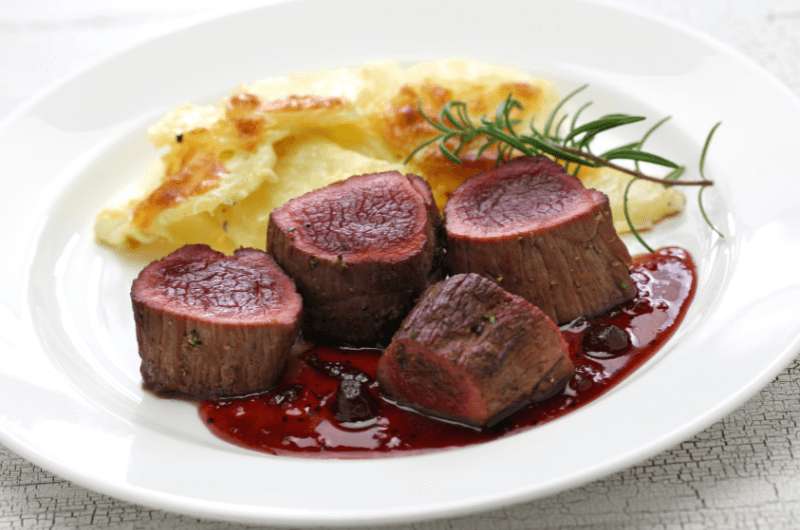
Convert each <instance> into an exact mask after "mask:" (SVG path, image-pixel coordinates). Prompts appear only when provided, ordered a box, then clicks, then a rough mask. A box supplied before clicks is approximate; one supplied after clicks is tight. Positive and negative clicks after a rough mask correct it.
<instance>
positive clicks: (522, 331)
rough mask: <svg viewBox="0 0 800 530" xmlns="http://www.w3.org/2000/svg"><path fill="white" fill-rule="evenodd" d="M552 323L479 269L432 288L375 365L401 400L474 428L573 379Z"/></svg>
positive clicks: (388, 388) (388, 389)
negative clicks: (477, 272) (482, 273)
mask: <svg viewBox="0 0 800 530" xmlns="http://www.w3.org/2000/svg"><path fill="white" fill-rule="evenodd" d="M573 369H574V368H573V365H572V361H571V360H570V358H569V354H568V349H567V344H566V342H565V341H564V339H563V337H562V335H561V332H560V331H559V329H558V327H557V326H556V325H555V323H554V322H553V321H552V320H551V319H550V318H549V317H548V316H547V315H545V314H544V313H543V312H542V311H540V310H539V309H538V308H536V307H535V306H534V305H532V304H531V303H529V302H528V301H527V300H525V299H524V298H521V297H519V296H516V295H513V294H511V293H509V292H507V291H505V290H504V289H502V288H501V287H499V286H498V285H497V284H496V283H494V282H493V281H491V280H489V279H488V278H485V277H484V276H480V275H478V274H457V275H455V276H451V277H450V278H448V279H447V280H444V281H442V282H440V283H437V284H435V285H433V286H431V287H430V288H429V289H428V290H427V291H426V292H425V294H423V295H422V297H421V298H420V300H419V302H418V303H417V305H416V306H415V307H414V309H413V310H412V311H411V313H409V314H408V316H407V317H406V318H405V320H404V321H403V324H402V325H401V327H400V329H399V330H398V331H397V333H395V335H394V337H393V338H392V342H391V344H390V345H389V347H388V348H387V349H386V351H385V352H384V354H383V356H382V357H381V359H380V361H379V364H378V381H379V382H380V384H381V388H382V389H383V391H384V392H385V393H386V394H388V395H389V396H390V397H391V398H393V399H395V400H397V401H398V402H399V403H400V404H403V405H409V406H411V407H413V408H415V409H417V410H420V411H422V412H425V413H428V414H430V415H433V416H437V417H441V418H445V419H449V420H453V421H457V422H460V423H463V424H467V425H472V426H475V427H487V426H491V425H493V424H495V423H497V422H498V421H500V420H502V419H503V418H505V417H506V416H508V415H509V414H511V413H513V412H515V411H516V410H518V409H519V408H521V407H523V406H525V405H527V404H529V403H531V402H535V401H541V400H543V399H546V398H548V397H551V396H553V395H555V394H556V393H558V392H560V391H561V390H562V389H563V387H564V385H565V384H566V383H567V382H568V381H569V379H570V377H572V373H573Z"/></svg>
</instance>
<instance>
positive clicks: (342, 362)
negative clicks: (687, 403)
mask: <svg viewBox="0 0 800 530" xmlns="http://www.w3.org/2000/svg"><path fill="white" fill-rule="evenodd" d="M631 279H632V280H633V281H634V282H635V283H636V285H637V289H638V295H637V296H636V298H634V299H633V300H631V301H630V302H628V303H626V304H624V305H622V306H620V307H617V308H615V309H614V310H612V311H610V312H609V313H608V314H606V315H603V316H600V317H596V318H591V319H579V320H576V321H575V322H572V323H571V324H568V325H566V326H564V327H562V333H563V334H564V338H565V339H566V341H567V343H568V344H569V347H570V355H571V357H572V359H573V361H574V363H575V375H574V376H573V378H572V380H571V381H570V382H569V384H568V385H567V386H566V388H565V389H564V390H563V392H561V394H559V395H557V396H555V397H553V398H550V399H548V400H546V401H543V402H541V403H536V404H533V405H530V406H528V407H526V408H524V409H522V410H520V411H519V412H517V413H515V414H513V415H512V416H510V417H509V418H507V419H506V420H504V421H502V422H501V423H500V424H499V425H497V426H495V427H494V428H493V429H491V430H488V431H477V430H473V429H469V428H466V427H462V426H459V425H454V424H449V423H445V422H442V421H437V420H434V419H432V418H428V417H426V416H423V415H420V414H416V413H414V412H411V411H408V410H404V409H401V408H398V407H396V406H395V405H393V404H391V403H390V402H388V401H386V400H383V399H382V398H381V397H380V392H379V388H378V383H377V382H375V380H374V376H375V372H376V368H377V364H378V359H379V358H380V350H341V349H335V348H329V347H316V348H314V349H313V350H311V351H309V352H307V353H305V354H304V355H303V356H301V358H298V359H295V360H294V361H293V362H292V364H291V366H290V367H289V369H288V370H287V371H286V374H285V375H284V377H283V379H282V381H281V383H280V384H279V385H278V386H277V387H276V388H275V389H274V390H272V391H270V392H267V393H264V394H259V395H255V396H249V397H243V398H237V399H229V400H223V401H206V402H203V403H202V404H201V405H200V416H201V418H202V419H203V421H204V422H205V423H206V425H207V426H208V428H209V429H211V431H212V432H213V433H214V434H216V435H217V436H219V437H220V438H222V439H224V440H227V441H229V442H231V443H234V444H237V445H241V446H244V447H248V448H251V449H256V450H259V451H264V452H267V453H272V454H281V455H295V456H322V457H337V458H353V457H359V458H363V457H371V456H389V455H400V454H409V453H411V452H415V451H422V450H429V449H437V448H444V447H456V446H464V445H469V444H474V443H480V442H485V441H488V440H493V439H495V438H499V437H501V436H505V435H507V434H511V433H515V432H519V431H521V430H524V429H528V428H530V427H533V426H535V425H541V424H542V423H545V422H547V421H550V420H553V419H555V418H558V417H560V416H563V415H564V414H567V413H568V412H570V411H572V410H575V409H577V408H578V407H581V406H583V405H585V404H587V403H589V402H591V401H592V400H594V399H596V398H597V397H599V396H601V395H602V394H603V393H605V392H606V391H607V390H609V389H610V388H612V387H613V386H615V385H616V384H617V383H619V382H620V381H622V380H623V379H624V378H625V377H626V376H627V375H628V374H630V373H631V372H632V371H634V370H635V369H636V368H637V367H639V366H640V365H642V363H644V362H645V361H647V359H649V358H650V357H652V356H653V354H654V353H655V352H656V351H658V350H659V348H660V347H661V346H662V345H663V344H664V342H665V341H666V340H667V339H668V338H669V337H670V336H671V335H672V333H673V332H674V331H675V329H676V328H677V327H678V325H679V324H680V322H681V320H682V319H683V316H684V314H685V313H686V310H687V308H688V306H689V303H690V302H691V300H692V297H693V296H694V290H695V267H694V263H693V262H692V259H691V256H690V255H689V253H688V252H686V251H685V250H683V249H680V248H674V247H672V248H665V249H661V250H659V251H657V252H655V253H653V254H647V255H643V256H638V257H636V258H635V259H634V266H633V268H632V270H631ZM609 325H613V326H617V327H618V328H621V329H623V330H625V331H626V332H627V334H628V338H629V339H630V344H629V345H628V346H627V347H625V348H624V349H622V350H617V351H613V352H612V351H610V348H607V349H606V350H605V351H604V350H603V349H602V348H600V347H598V345H597V344H598V343H597V341H591V340H590V339H589V338H587V334H595V333H597V332H599V331H601V330H603V329H604V328H607V327H608V326H609ZM614 331H617V332H619V330H614ZM587 346H590V347H591V350H588V349H587ZM615 346H616V347H617V348H619V341H617V344H616V345H615ZM342 377H345V378H348V377H350V378H352V377H355V378H360V379H362V380H364V381H366V383H365V384H366V385H367V387H368V389H369V392H370V394H371V395H372V397H373V398H374V399H373V401H374V404H375V407H376V412H377V414H376V417H374V418H372V419H369V420H365V421H361V422H352V423H346V422H340V421H339V420H337V419H336V415H335V410H336V409H335V400H336V390H337V387H338V384H339V381H340V380H341V378H342Z"/></svg>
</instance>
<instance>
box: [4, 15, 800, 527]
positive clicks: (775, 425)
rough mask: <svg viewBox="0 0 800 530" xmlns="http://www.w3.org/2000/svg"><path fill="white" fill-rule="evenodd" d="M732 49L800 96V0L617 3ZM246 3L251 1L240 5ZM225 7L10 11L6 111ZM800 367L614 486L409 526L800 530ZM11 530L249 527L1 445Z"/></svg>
mask: <svg viewBox="0 0 800 530" xmlns="http://www.w3.org/2000/svg"><path fill="white" fill-rule="evenodd" d="M608 3H613V4H617V5H621V6H634V7H636V8H637V9H638V10H640V11H642V10H643V11H649V12H652V13H656V14H659V15H662V16H666V17H668V18H671V19H673V20H677V21H680V22H682V23H685V24H687V25H689V26H692V27H694V28H697V29H700V30H702V31H705V32H707V33H710V34H711V35H714V36H715V37H717V38H719V39H721V40H723V41H725V42H727V43H729V44H731V45H733V46H734V47H735V48H737V49H739V50H741V51H743V52H744V53H745V54H747V55H749V56H750V57H752V58H754V59H755V60H756V61H757V62H758V63H759V64H761V65H763V66H764V67H765V68H767V69H768V70H770V71H771V72H773V73H774V74H775V75H777V76H778V78H780V79H781V80H782V81H784V82H785V83H786V84H787V85H788V86H789V87H791V88H792V90H794V91H795V92H796V93H800V59H798V58H800V0H704V1H700V2H696V1H693V0H671V1H666V0H661V1H659V0H639V1H636V0H610V1H609V2H608ZM232 4H235V5H236V7H241V6H243V5H252V2H228V3H227V6H228V9H230V7H231V5H232ZM219 5H221V3H217V2H216V1H214V0H180V1H175V0H173V1H171V2H164V1H163V0H139V1H133V0H124V1H118V2H104V1H103V0H83V1H82V2H80V3H78V2H60V1H59V0H38V1H36V0H35V1H27V0H4V1H3V3H2V4H1V5H0V49H1V50H3V51H4V53H3V54H2V55H1V56H0V65H2V68H3V72H4V74H3V76H2V78H1V79H0V84H2V90H0V116H4V115H5V114H7V113H8V112H10V111H11V110H12V109H13V108H14V107H15V106H16V105H17V104H19V103H20V102H21V101H23V100H24V99H25V98H27V97H28V96H29V95H31V94H33V93H35V92H37V91H38V90H39V89H40V88H41V87H43V86H46V85H48V84H50V83H51V82H53V81H54V80H56V79H59V78H61V77H63V76H65V75H68V74H70V73H72V72H74V71H75V70H77V69H79V68H81V67H83V66H85V65H86V64H89V63H91V62H92V61H94V60H96V59H97V58H100V57H103V56H107V55H109V54H111V53H113V52H114V51H115V50H118V49H121V48H124V47H126V46H129V45H130V44H132V43H135V42H138V41H141V40H143V39H146V38H147V37H149V36H150V35H155V34H158V33H161V32H164V31H167V30H169V29H170V28H171V27H174V26H176V25H180V24H183V23H186V22H187V21H190V20H192V19H193V18H195V17H205V16H208V15H209V14H212V13H214V12H215V11H218V10H219ZM798 396H800V361H795V362H794V363H793V364H792V365H791V366H790V367H789V368H788V369H787V370H786V371H784V372H783V373H782V374H780V375H779V376H778V377H777V378H776V379H775V380H774V381H773V382H772V383H770V385H769V386H767V387H766V388H765V389H764V390H762V391H761V392H760V393H759V394H758V395H757V396H755V397H754V398H753V399H751V400H750V401H749V402H748V403H746V404H745V405H744V406H743V407H742V408H740V409H739V410H737V411H736V412H734V413H733V414H731V415H730V416H728V417H727V418H725V419H723V420H722V421H720V422H718V423H716V424H714V425H712V426H711V427H709V428H708V429H707V430H705V431H704V432H702V433H701V434H699V435H697V436H696V437H694V438H692V439H691V440H688V441H686V442H684V443H682V444H680V445H679V446H677V447H675V448H673V449H671V450H669V451H666V452H664V453H662V454H660V455H658V456H656V457H655V458H652V459H650V460H648V461H646V462H644V463H643V464H640V465H638V466H635V467H633V468H630V469H627V470H625V471H622V472H620V473H617V474H615V475H612V476H610V477H608V478H606V479H604V480H599V481H597V482H594V483H592V484H589V485H587V486H584V487H582V488H578V489H575V490H571V491H567V492H564V493H561V494H560V495H556V496H553V497H550V498H547V499H543V500H538V501H535V502H531V503H528V504H523V505H518V506H513V507H509V508H505V509H502V510H497V511H494V512H489V513H485V514H480V515H474V516H470V517H466V518H461V519H451V520H443V521H434V522H429V523H421V524H417V525H413V526H409V527H404V528H414V529H420V530H422V529H424V530H440V529H441V530H443V529H473V528H479V529H484V528H486V529H488V528H492V529H498V530H500V529H523V528H524V529H530V528H556V527H557V528H564V529H579V528H609V529H612V528H613V529H618V528H654V529H667V528H670V529H671V528H680V529H684V528H765V529H781V528H799V527H800V454H798V452H800V399H798ZM0 527H2V528H17V527H26V528H54V527H55V528H64V527H82V528H115V529H123V528H125V529H127V528H162V527H170V528H203V529H223V528H231V529H232V528H240V527H238V526H236V525H230V524H226V523H217V522H209V521H201V520H196V519H192V518H190V517H182V516H178V515H173V514H169V513H166V512H162V511H158V510H151V509H148V508H144V507H141V506H136V505H133V504H128V503H126V502H122V501H118V500H116V499H112V498H110V497H107V496H105V495H100V494H98V493H94V492H91V491H88V490H85V489H83V488H80V487H78V486H75V485H73V484H71V483H69V482H67V481H64V480H62V479H60V478H58V477H56V476H53V475H52V474H50V473H48V472H46V471H44V470H42V469H40V468H38V467H37V466H35V465H33V464H31V463H29V462H27V461H26V460H24V459H22V458H20V457H19V456H17V455H15V454H13V453H11V452H10V451H8V450H6V449H4V448H2V447H1V446H0Z"/></svg>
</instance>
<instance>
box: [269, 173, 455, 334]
mask: <svg viewBox="0 0 800 530" xmlns="http://www.w3.org/2000/svg"><path fill="white" fill-rule="evenodd" d="M440 224H441V222H440V219H439V212H438V210H437V208H436V205H435V204H434V202H433V196H432V195H431V190H430V188H429V186H428V184H427V183H426V182H425V181H424V180H422V179H421V178H419V177H417V176H415V175H403V174H401V173H398V172H396V171H392V172H383V173H372V174H366V175H357V176H353V177H350V178H348V179H347V180H343V181H339V182H336V183H334V184H330V185H328V186H326V187H324V188H321V189H318V190H315V191H311V192H309V193H306V194H305V195H302V196H300V197H297V198H295V199H291V200H289V201H288V202H286V204H284V205H283V206H281V207H279V208H276V209H275V210H273V211H272V214H271V215H270V220H269V236H268V247H269V252H270V253H271V254H272V255H273V256H274V257H275V260H276V261H277V262H278V263H279V264H280V265H281V266H282V267H283V269H284V270H285V271H286V272H287V273H288V274H289V275H290V276H291V277H292V278H294V280H295V282H297V287H298V290H299V291H300V293H301V294H302V295H303V300H304V302H305V321H306V329H307V331H308V332H309V333H308V335H309V336H310V337H312V338H316V339H323V340H327V341H333V342H334V343H342V344H351V345H375V344H378V343H381V342H382V341H384V340H386V339H388V337H390V336H391V334H392V332H393V331H394V330H395V329H396V327H397V325H398V324H399V322H400V320H401V319H402V318H403V317H404V316H405V314H406V312H407V311H408V309H409V308H410V307H411V305H412V304H413V303H414V300H415V299H416V297H417V296H418V295H419V294H420V293H421V292H422V291H423V290H424V289H425V288H426V287H427V286H428V284H429V283H430V281H431V279H432V278H433V277H435V276H436V275H437V274H438V272H439V268H438V265H439V261H440V260H439V259H438V256H439V250H438V241H437V233H438V231H439V227H440Z"/></svg>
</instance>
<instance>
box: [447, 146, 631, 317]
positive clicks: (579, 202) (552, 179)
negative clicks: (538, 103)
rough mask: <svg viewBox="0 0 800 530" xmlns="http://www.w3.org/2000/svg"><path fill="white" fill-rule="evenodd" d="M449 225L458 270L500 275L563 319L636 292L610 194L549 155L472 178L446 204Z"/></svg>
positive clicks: (451, 259) (451, 262) (451, 257)
mask: <svg viewBox="0 0 800 530" xmlns="http://www.w3.org/2000/svg"><path fill="white" fill-rule="evenodd" d="M445 229H446V232H447V263H448V266H449V269H450V270H451V271H452V272H454V273H459V272H474V273H478V274H482V275H484V276H488V277H490V278H494V279H495V280H496V281H497V282H498V283H500V285H502V286H503V287H504V288H506V289H507V290H509V291H510V292H512V293H514V294H517V295H519V296H522V297H523V298H525V299H527V300H528V301H529V302H531V303H533V304H535V305H536V306H538V307H540V308H541V309H542V311H544V312H545V313H546V314H547V315H549V316H550V317H551V318H553V319H554V320H556V321H557V322H559V323H566V322H570V321H571V320H573V319H575V318H577V317H580V316H594V315H598V314H600V313H603V312H604V311H606V310H608V309H610V308H612V307H614V306H617V305H619V304H621V303H623V302H625V301H627V300H630V299H631V298H633V297H634V295H635V294H636V288H635V286H634V285H633V282H631V280H630V275H629V272H628V268H629V266H630V263H631V257H630V254H628V250H627V248H626V247H625V244H624V243H623V242H622V240H620V238H619V236H618V235H617V233H616V231H615V230H614V225H613V222H612V217H611V212H610V210H609V205H608V198H607V197H606V196H605V195H603V194H602V193H601V192H598V191H596V190H589V189H586V188H584V187H583V185H582V184H581V182H580V181H579V180H578V179H577V178H575V177H573V176H572V175H568V174H567V173H566V172H565V171H564V168H563V166H561V165H559V164H556V163H555V162H553V161H551V160H549V159H547V158H545V157H542V156H539V157H523V158H517V159H515V160H512V161H511V162H508V163H506V164H503V165H502V166H500V167H498V168H496V169H492V170H489V171H486V172H484V173H481V174H479V175H476V176H474V177H472V178H470V179H469V180H468V181H466V182H465V183H464V184H462V185H461V186H460V187H459V188H458V189H456V190H455V192H453V195H452V197H451V198H450V200H449V201H448V203H447V206H446V207H445Z"/></svg>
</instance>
